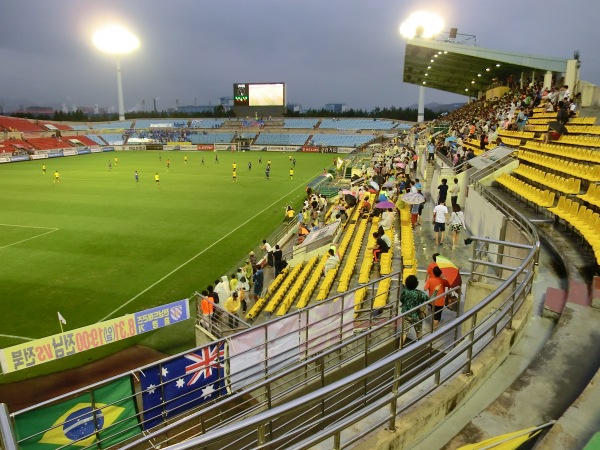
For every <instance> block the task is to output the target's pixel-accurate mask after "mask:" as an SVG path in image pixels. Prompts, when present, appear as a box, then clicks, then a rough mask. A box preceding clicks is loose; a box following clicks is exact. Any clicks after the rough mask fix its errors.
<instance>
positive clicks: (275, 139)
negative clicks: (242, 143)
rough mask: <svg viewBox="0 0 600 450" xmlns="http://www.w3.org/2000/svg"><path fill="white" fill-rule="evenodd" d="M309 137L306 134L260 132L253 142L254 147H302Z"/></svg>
mask: <svg viewBox="0 0 600 450" xmlns="http://www.w3.org/2000/svg"><path fill="white" fill-rule="evenodd" d="M309 136H310V135H308V134H293V133H290V134H283V133H264V132H262V133H260V134H259V135H258V137H257V138H256V140H255V141H254V145H304V144H306V141H307V140H308V138H309Z"/></svg>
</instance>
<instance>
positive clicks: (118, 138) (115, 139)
mask: <svg viewBox="0 0 600 450" xmlns="http://www.w3.org/2000/svg"><path fill="white" fill-rule="evenodd" d="M100 137H101V138H102V139H104V140H105V141H106V143H107V144H108V145H123V144H124V142H123V135H122V134H117V133H104V134H101V135H100ZM100 145H106V144H100Z"/></svg>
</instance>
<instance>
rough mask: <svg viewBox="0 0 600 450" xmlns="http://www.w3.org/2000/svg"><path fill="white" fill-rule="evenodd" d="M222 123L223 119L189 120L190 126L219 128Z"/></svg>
mask: <svg viewBox="0 0 600 450" xmlns="http://www.w3.org/2000/svg"><path fill="white" fill-rule="evenodd" d="M223 123H225V121H224V120H223V119H194V120H192V121H191V122H190V128H221V127H222V126H223Z"/></svg>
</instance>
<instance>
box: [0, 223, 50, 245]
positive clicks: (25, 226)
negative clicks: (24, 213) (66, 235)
mask: <svg viewBox="0 0 600 450" xmlns="http://www.w3.org/2000/svg"><path fill="white" fill-rule="evenodd" d="M0 226H5V227H18V228H35V229H38V230H48V231H46V232H45V233H41V234H37V235H35V236H32V237H29V238H27V239H21V240H20V241H16V242H13V243H12V244H8V245H4V246H2V247H0V250H2V249H3V248H7V247H12V246H13V245H17V244H21V243H22V242H26V241H30V240H32V239H37V238H39V237H42V236H45V235H46V234H50V233H54V232H55V231H58V230H59V229H58V228H47V227H33V226H29V225H8V224H5V223H0Z"/></svg>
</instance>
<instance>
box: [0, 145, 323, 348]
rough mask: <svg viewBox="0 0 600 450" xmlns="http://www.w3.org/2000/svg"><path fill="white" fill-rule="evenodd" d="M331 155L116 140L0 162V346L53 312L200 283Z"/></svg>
mask: <svg viewBox="0 0 600 450" xmlns="http://www.w3.org/2000/svg"><path fill="white" fill-rule="evenodd" d="M215 155H218V159H219V162H218V163H217V162H216V161H215ZM290 155H292V156H293V157H294V158H296V160H297V163H296V167H295V173H294V177H293V180H290V176H289V169H290V167H291V163H290V161H289V156H290ZM184 156H187V162H184ZM115 157H116V158H118V164H117V162H116V161H115ZM259 157H260V158H261V159H262V164H259V162H258V161H259ZM202 158H204V165H203V164H202ZM168 160H170V161H169V162H170V167H169V168H167V161H168ZM268 160H271V161H272V165H271V173H270V180H267V178H266V176H265V167H266V163H267V161H268ZM109 162H110V166H111V167H110V168H109ZM234 162H236V163H237V173H238V176H237V182H233V180H232V164H233V163H234ZM248 162H251V163H252V169H251V170H250V169H249V168H248ZM44 163H45V165H46V168H47V173H46V174H43V173H42V164H44ZM331 163H332V155H331V154H306V153H293V154H291V153H268V154H267V153H266V152H243V153H240V152H238V153H231V152H218V153H213V152H187V153H184V152H165V151H163V152H158V151H146V152H132V151H124V152H107V153H96V154H90V155H80V156H72V157H63V158H56V159H48V160H37V161H29V162H20V163H13V164H2V165H0V201H1V204H2V207H1V209H0V211H1V212H0V262H1V268H0V299H1V300H0V301H1V305H2V315H1V318H0V347H2V348H4V347H8V346H11V345H15V344H19V343H22V342H24V341H25V340H28V339H34V338H40V337H44V336H48V335H52V334H55V333H58V332H60V328H59V322H58V320H57V312H58V311H60V313H61V314H62V316H63V317H64V318H65V319H66V321H67V325H66V326H65V328H66V329H74V328H78V327H81V326H85V325H89V324H93V323H95V322H98V321H102V320H105V319H108V318H112V317H116V316H120V315H123V314H126V313H131V312H135V311H140V310H143V309H146V308H150V307H152V306H156V305H160V304H164V303H169V302H173V301H176V300H180V299H182V298H186V297H189V296H190V294H192V293H193V292H194V291H195V290H201V289H204V288H205V287H206V285H208V284H211V283H212V281H214V280H215V278H218V277H220V276H221V275H226V274H227V271H228V270H229V269H230V268H231V267H232V266H233V265H234V264H236V263H237V262H238V261H239V260H240V259H242V258H243V257H244V256H245V255H246V254H247V253H248V251H250V250H251V249H252V248H254V247H255V246H256V245H257V244H258V243H260V241H261V240H262V239H263V238H265V237H267V236H268V235H269V234H270V233H271V232H272V231H273V230H274V229H275V228H276V227H277V226H278V225H279V224H280V223H281V222H282V221H283V217H284V210H285V206H286V205H288V204H292V205H293V206H294V207H295V209H297V206H298V205H299V204H300V202H301V201H302V200H303V198H304V194H305V187H306V184H307V183H308V182H309V181H310V180H312V179H313V178H315V177H316V176H318V175H319V174H320V173H321V172H322V171H323V168H324V167H330V166H331ZM56 170H57V171H58V172H59V175H60V182H59V183H56V182H55V181H54V172H55V171H56ZM135 171H137V172H138V174H139V181H136V179H135V176H134V173H135ZM157 173H158V175H159V178H160V183H156V182H155V174H157ZM258 256H261V255H258ZM227 275H229V274H227Z"/></svg>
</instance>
